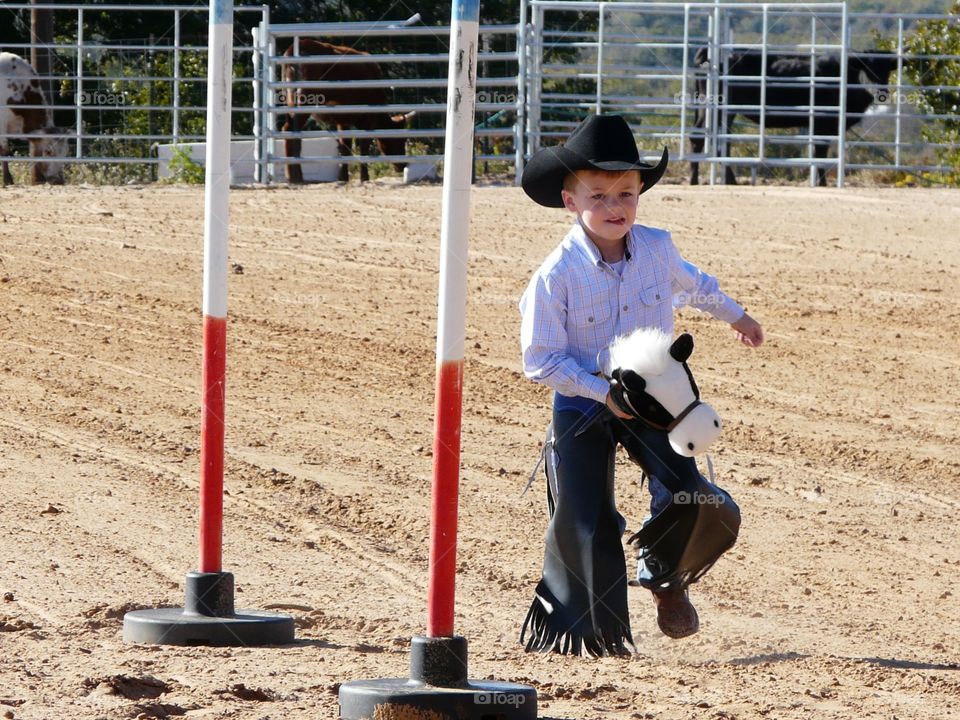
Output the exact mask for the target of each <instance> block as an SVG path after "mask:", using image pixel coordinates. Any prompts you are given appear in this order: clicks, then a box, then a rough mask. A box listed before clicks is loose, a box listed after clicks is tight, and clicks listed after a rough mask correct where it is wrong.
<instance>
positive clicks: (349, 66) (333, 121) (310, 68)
mask: <svg viewBox="0 0 960 720" xmlns="http://www.w3.org/2000/svg"><path fill="white" fill-rule="evenodd" d="M299 50H300V55H369V54H370V53H366V52H362V51H360V50H354V49H353V48H349V47H343V46H341V45H331V44H330V43H325V42H320V41H319V40H310V39H301V40H300V47H299ZM284 56H285V57H288V58H292V57H295V55H294V46H292V45H291V46H290V47H289V48H287V51H286V52H285V53H284ZM298 70H299V72H298ZM283 79H284V81H285V82H297V81H298V80H304V81H318V80H328V81H331V82H342V81H349V80H381V79H383V74H382V73H381V71H380V66H379V65H377V63H375V62H368V63H367V62H363V63H340V62H331V63H323V64H307V63H298V62H296V61H293V62H286V61H285V62H284V65H283ZM284 95H285V97H284V99H285V101H286V103H285V104H286V105H287V106H288V107H297V106H299V105H326V106H331V107H332V106H336V105H386V104H387V93H386V91H385V90H384V88H349V87H343V88H339V87H338V88H330V87H324V88H317V89H315V90H312V89H303V90H301V89H300V88H296V89H293V88H290V89H287V90H285V91H284ZM413 115H414V113H408V114H406V115H390V114H389V113H323V112H316V113H312V114H310V117H313V118H314V119H315V120H317V121H318V122H320V121H324V120H326V121H327V123H328V124H330V125H334V126H335V127H336V128H337V131H339V132H342V131H343V130H346V129H348V128H356V129H357V130H383V129H397V128H402V127H403V126H404V125H405V123H406V121H407V120H408V119H410V118H411V117H413ZM307 117H308V114H307V113H289V114H288V117H287V121H286V123H285V124H284V126H283V131H284V132H291V131H293V132H300V131H302V130H303V128H304V125H306V123H307ZM370 140H371V138H356V144H357V152H358V154H360V155H369V154H370ZM337 144H338V148H339V154H340V155H341V156H344V155H352V154H353V152H352V150H351V141H350V139H349V138H338V139H337ZM285 146H286V155H287V157H300V150H301V141H300V139H299V138H287V140H286V142H285ZM377 147H379V148H380V152H381V153H382V154H384V155H404V154H405V153H406V141H405V140H404V138H401V137H391V138H382V139H381V138H377ZM405 165H406V163H400V162H397V163H394V164H393V167H394V168H395V169H396V171H397V172H403V168H404V166H405ZM285 173H286V177H287V180H288V181H289V182H292V183H301V182H303V171H302V169H301V167H300V165H299V164H295V163H288V164H287V165H286V171H285ZM339 178H340V180H341V181H343V182H346V181H347V180H348V178H349V168H348V166H347V165H346V164H342V165H340V175H339ZM369 179H370V172H369V169H368V168H367V164H366V163H362V164H361V165H360V182H366V181H367V180H369Z"/></svg>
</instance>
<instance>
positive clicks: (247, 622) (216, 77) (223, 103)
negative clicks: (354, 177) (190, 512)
mask: <svg viewBox="0 0 960 720" xmlns="http://www.w3.org/2000/svg"><path fill="white" fill-rule="evenodd" d="M208 47H209V58H208V60H207V158H206V188H205V201H204V223H203V375H202V381H201V382H202V384H203V407H202V409H201V412H200V567H199V570H198V571H196V572H189V573H187V579H186V583H185V584H184V591H185V594H186V602H185V603H184V607H183V608H155V609H150V610H135V611H133V612H129V613H127V614H126V615H125V616H124V618H123V638H124V640H126V641H127V642H137V643H150V644H159V645H223V646H241V645H243V646H247V645H282V644H285V643H291V642H293V639H294V628H293V618H292V617H290V616H289V615H279V614H277V613H266V612H260V611H257V610H243V611H240V612H237V611H236V610H235V608H234V604H233V600H234V582H233V575H232V574H231V573H228V572H223V569H222V565H223V557H222V556H223V457H224V442H223V441H224V409H225V405H226V403H225V399H226V393H225V382H226V371H227V248H228V246H229V213H230V111H231V93H232V89H233V0H212V3H211V6H210V38H209V46H208Z"/></svg>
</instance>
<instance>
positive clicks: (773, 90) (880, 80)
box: [690, 47, 897, 185]
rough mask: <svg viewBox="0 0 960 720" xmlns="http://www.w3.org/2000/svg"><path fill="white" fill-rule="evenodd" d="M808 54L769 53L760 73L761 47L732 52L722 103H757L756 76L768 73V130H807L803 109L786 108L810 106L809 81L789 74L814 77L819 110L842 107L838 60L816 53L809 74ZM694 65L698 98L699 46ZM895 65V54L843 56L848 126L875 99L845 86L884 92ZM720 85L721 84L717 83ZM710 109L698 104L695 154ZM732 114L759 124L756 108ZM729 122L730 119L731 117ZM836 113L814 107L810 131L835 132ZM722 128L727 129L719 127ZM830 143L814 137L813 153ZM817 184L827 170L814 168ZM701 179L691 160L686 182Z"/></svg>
mask: <svg viewBox="0 0 960 720" xmlns="http://www.w3.org/2000/svg"><path fill="white" fill-rule="evenodd" d="M810 59H811V58H810V55H801V54H789V55H784V54H779V53H767V67H766V72H765V73H764V71H763V56H762V54H761V52H760V51H759V50H748V51H745V52H734V53H731V54H730V56H729V58H728V59H727V62H726V68H725V69H722V71H723V74H725V75H727V77H728V80H727V82H726V87H725V88H722V87H721V88H718V92H720V93H723V92H724V89H725V91H726V96H725V97H724V98H723V99H722V102H723V104H725V105H756V106H759V105H760V76H761V75H766V78H767V82H766V85H767V88H766V91H767V92H766V103H765V105H764V106H765V109H766V113H765V124H766V127H768V128H807V127H809V124H810V119H809V116H808V112H807V110H806V109H805V108H804V109H799V110H798V109H791V110H787V109H785V108H788V107H798V106H799V107H803V106H808V105H809V104H810V83H809V81H807V80H795V81H791V80H789V78H801V77H809V76H810V75H811V74H812V75H814V76H815V77H816V80H815V81H814V96H813V97H814V99H813V103H814V105H815V106H817V107H818V108H822V107H826V108H838V106H839V105H840V85H839V78H840V58H839V57H837V56H835V55H819V56H816V58H815V64H814V68H813V73H811V69H810ZM694 63H695V65H696V68H697V71H696V89H697V97H698V99H700V98H706V97H707V76H706V72H705V71H706V70H707V69H708V68H709V66H710V60H709V56H708V50H707V48H706V47H701V48H699V49H698V50H697V54H696V56H695V58H694ZM896 68H897V58H896V57H895V56H894V55H882V56H879V57H865V56H863V55H857V54H853V53H851V54H850V55H848V56H847V83H848V87H847V117H846V129H847V130H849V129H850V128H851V127H853V126H854V125H856V124H857V123H858V122H860V120H861V119H862V118H861V117H860V116H859V113H863V112H865V111H866V110H867V108H869V107H870V105H871V104H872V103H873V101H874V95H873V93H871V92H870V91H869V90H867V89H866V88H861V87H849V85H865V84H875V85H877V86H878V87H879V88H880V90H879V92H878V95H886V94H887V92H888V91H887V80H888V78H889V77H890V73H892V72H893V71H894V70H896ZM737 76H753V77H755V78H756V79H755V80H737V79H736V77H737ZM721 84H722V83H721ZM708 111H709V107H708V106H707V105H704V104H698V105H697V111H696V120H695V122H694V126H695V127H696V128H697V129H696V130H695V131H694V132H693V133H692V135H691V137H690V146H691V149H692V150H693V152H694V153H701V152H703V146H704V140H705V135H704V132H703V128H704V125H705V122H706V116H707V112H708ZM730 115H731V116H732V115H742V116H743V117H745V118H747V119H748V120H751V121H753V122H755V123H758V124H759V122H760V109H759V107H758V108H757V109H756V110H736V111H734V110H731V111H730ZM731 120H732V117H731ZM839 121H840V115H839V110H838V109H828V110H815V111H814V119H813V133H814V134H815V135H832V136H833V137H837V136H838V134H839V133H838V125H839ZM720 131H721V132H725V130H724V129H723V128H721V129H720ZM829 146H830V143H829V141H825V140H817V141H815V142H814V156H815V157H817V158H820V159H823V158H825V157H826V156H827V150H828V148H829ZM817 174H818V176H819V184H820V185H826V184H827V180H826V170H825V168H823V167H819V168H817ZM699 181H700V164H699V163H698V162H691V163H690V184H691V185H696V184H698V183H699ZM726 183H727V184H728V185H735V184H736V178H735V177H734V174H733V169H732V168H731V167H730V166H729V165H728V166H727V167H726Z"/></svg>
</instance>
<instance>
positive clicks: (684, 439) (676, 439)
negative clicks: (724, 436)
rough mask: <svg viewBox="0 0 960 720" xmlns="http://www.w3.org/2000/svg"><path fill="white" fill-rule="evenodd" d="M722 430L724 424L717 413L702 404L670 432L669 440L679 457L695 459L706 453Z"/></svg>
mask: <svg viewBox="0 0 960 720" xmlns="http://www.w3.org/2000/svg"><path fill="white" fill-rule="evenodd" d="M722 429H723V423H722V422H721V421H720V416H719V415H717V411H716V410H714V409H713V408H712V407H710V406H709V405H707V404H706V403H701V404H700V405H698V406H697V407H696V408H694V409H693V410H692V411H691V412H690V414H689V415H687V416H686V417H685V418H684V419H683V420H682V421H681V422H680V424H679V425H677V426H676V427H675V428H674V429H673V430H672V431H670V435H669V436H668V439H669V440H670V446H671V447H672V448H673V450H674V452H676V453H677V454H678V455H683V456H684V457H693V456H694V455H698V454H700V453H702V452H705V451H706V450H707V448H709V447H710V445H712V444H713V441H714V440H716V439H717V436H718V435H720V431H721V430H722Z"/></svg>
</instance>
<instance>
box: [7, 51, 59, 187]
mask: <svg viewBox="0 0 960 720" xmlns="http://www.w3.org/2000/svg"><path fill="white" fill-rule="evenodd" d="M64 132H65V131H64V130H63V129H62V128H58V127H55V126H54V124H53V109H52V108H51V107H50V106H49V105H48V104H47V99H46V97H45V96H44V94H43V90H42V89H41V87H40V79H39V77H38V76H37V71H36V70H34V69H33V66H32V65H30V63H28V62H27V61H26V60H24V59H23V58H22V57H20V56H19V55H14V54H13V53H8V52H2V53H0V155H3V156H6V155H8V154H9V152H10V144H9V140H10V139H11V136H14V137H15V136H18V135H28V136H29V137H28V138H27V140H29V142H30V155H31V157H44V158H56V157H64V156H66V154H67V141H66V139H65V138H62V137H56V135H62V134H63V133H64ZM32 177H33V183H34V184H37V183H42V182H49V183H56V184H62V183H63V163H62V162H57V161H54V160H50V161H38V162H35V163H33V173H32ZM11 183H13V176H12V175H10V168H9V167H8V165H7V161H6V160H4V161H3V185H4V187H6V186H7V185H9V184H11Z"/></svg>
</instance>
